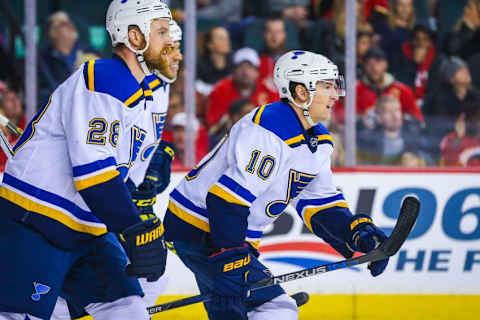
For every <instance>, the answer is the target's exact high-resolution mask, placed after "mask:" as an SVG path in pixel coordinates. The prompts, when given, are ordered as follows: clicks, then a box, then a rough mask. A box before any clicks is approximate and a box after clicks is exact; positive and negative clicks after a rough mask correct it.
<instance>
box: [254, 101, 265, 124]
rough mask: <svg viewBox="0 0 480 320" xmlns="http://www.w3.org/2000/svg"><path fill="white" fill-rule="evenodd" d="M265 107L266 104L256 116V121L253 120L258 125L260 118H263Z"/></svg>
mask: <svg viewBox="0 0 480 320" xmlns="http://www.w3.org/2000/svg"><path fill="white" fill-rule="evenodd" d="M265 106H266V105H265V104H264V105H263V106H261V107H260V109H259V110H258V112H257V114H256V115H255V119H253V122H255V123H256V124H260V118H261V117H262V113H263V110H265Z"/></svg>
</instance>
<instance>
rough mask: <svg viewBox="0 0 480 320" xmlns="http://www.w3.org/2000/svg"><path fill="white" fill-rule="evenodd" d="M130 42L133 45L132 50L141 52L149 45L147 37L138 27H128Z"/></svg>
mask: <svg viewBox="0 0 480 320" xmlns="http://www.w3.org/2000/svg"><path fill="white" fill-rule="evenodd" d="M128 41H129V42H130V44H131V45H132V48H134V49H136V50H141V49H143V48H145V46H146V45H147V42H146V41H145V36H144V35H143V33H142V32H141V31H140V28H138V27H137V26H129V27H128Z"/></svg>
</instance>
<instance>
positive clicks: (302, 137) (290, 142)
mask: <svg viewBox="0 0 480 320" xmlns="http://www.w3.org/2000/svg"><path fill="white" fill-rule="evenodd" d="M302 140H305V137H304V136H303V134H300V135H298V136H296V137H293V138H290V139H287V140H285V143H286V144H288V145H292V144H294V143H298V142H300V141H302Z"/></svg>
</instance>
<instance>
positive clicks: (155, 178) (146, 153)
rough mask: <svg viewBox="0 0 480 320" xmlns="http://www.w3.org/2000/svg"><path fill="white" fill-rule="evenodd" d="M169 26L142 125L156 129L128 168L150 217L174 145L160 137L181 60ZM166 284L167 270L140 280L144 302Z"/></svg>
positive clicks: (135, 194)
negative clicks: (163, 63) (166, 46)
mask: <svg viewBox="0 0 480 320" xmlns="http://www.w3.org/2000/svg"><path fill="white" fill-rule="evenodd" d="M169 27H170V37H171V39H172V43H173V44H172V46H171V47H170V48H169V50H168V52H167V55H166V59H167V61H168V67H167V68H165V69H164V70H162V71H160V70H155V71H154V75H153V77H152V79H153V81H152V82H151V88H152V91H153V99H154V101H155V104H153V105H152V109H151V111H150V113H151V114H150V116H148V117H147V118H146V119H145V120H146V124H145V126H144V127H145V130H146V131H147V132H149V131H150V130H152V129H153V128H155V129H153V132H152V134H147V138H148V141H145V143H144V144H145V147H144V148H143V149H142V150H141V152H140V155H141V156H140V157H139V159H138V160H137V161H136V163H135V164H134V166H133V167H132V168H131V169H130V171H129V172H130V173H129V181H128V182H127V185H128V186H129V190H130V192H131V194H132V198H133V199H134V201H135V203H136V204H137V206H138V208H139V210H140V211H141V212H143V213H144V214H149V215H152V216H153V215H155V212H154V210H153V205H154V204H155V202H156V197H157V195H158V194H160V193H161V192H163V191H164V190H165V188H166V187H167V186H168V184H169V183H170V166H171V162H172V160H173V157H174V148H173V146H172V145H171V144H170V143H168V142H166V141H165V140H162V132H163V128H164V125H165V119H166V116H167V110H168V98H169V92H170V84H171V83H173V82H175V81H176V79H177V75H178V72H179V64H180V62H181V61H182V60H183V55H182V53H181V52H180V45H181V41H182V30H181V29H180V27H179V26H178V24H177V23H176V22H175V21H174V20H171V21H170V25H169ZM157 77H158V78H157ZM158 80H160V81H158ZM152 121H153V123H152ZM148 135H149V136H150V137H148ZM152 138H153V139H154V140H152ZM151 153H153V155H152V156H150V154H151ZM147 167H148V168H147ZM157 214H158V213H157ZM167 283H168V271H166V274H165V275H164V276H162V277H161V278H160V279H159V280H157V281H154V282H148V281H147V280H145V279H140V284H141V286H142V289H143V292H144V294H145V295H144V297H143V301H144V302H145V304H146V305H147V306H151V305H153V304H155V303H156V302H157V300H158V298H159V296H160V295H161V294H162V293H163V291H164V289H165V287H166V285H167Z"/></svg>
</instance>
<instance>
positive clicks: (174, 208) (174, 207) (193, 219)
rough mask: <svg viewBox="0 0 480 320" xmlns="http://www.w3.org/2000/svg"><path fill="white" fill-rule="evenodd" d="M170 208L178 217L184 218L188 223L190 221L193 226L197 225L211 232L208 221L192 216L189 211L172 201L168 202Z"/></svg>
mask: <svg viewBox="0 0 480 320" xmlns="http://www.w3.org/2000/svg"><path fill="white" fill-rule="evenodd" d="M168 210H170V211H171V212H172V213H173V214H174V215H176V216H177V217H178V218H180V219H182V220H183V221H185V222H186V223H189V224H191V225H192V226H194V227H197V228H198V229H200V230H203V231H205V232H210V225H209V224H208V222H205V221H203V220H201V219H198V218H197V217H194V216H192V215H191V214H189V213H188V212H186V211H184V210H182V209H181V208H180V207H179V206H177V205H176V204H175V203H173V202H172V201H170V202H169V203H168Z"/></svg>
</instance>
